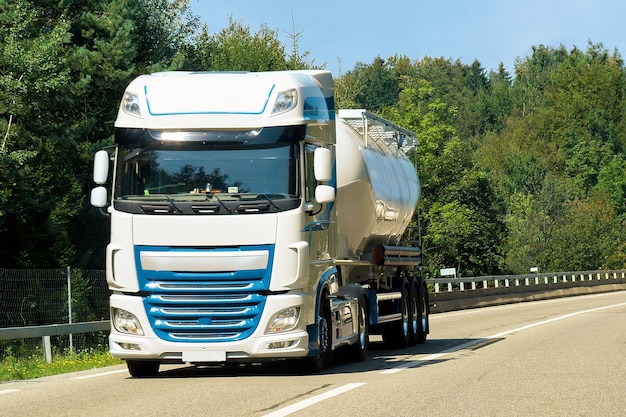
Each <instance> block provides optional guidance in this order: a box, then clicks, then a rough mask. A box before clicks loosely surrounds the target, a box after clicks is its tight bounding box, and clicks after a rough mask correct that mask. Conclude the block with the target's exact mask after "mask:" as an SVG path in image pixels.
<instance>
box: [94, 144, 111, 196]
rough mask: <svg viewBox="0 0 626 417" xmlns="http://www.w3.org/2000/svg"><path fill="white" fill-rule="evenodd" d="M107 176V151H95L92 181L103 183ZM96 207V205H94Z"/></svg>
mask: <svg viewBox="0 0 626 417" xmlns="http://www.w3.org/2000/svg"><path fill="white" fill-rule="evenodd" d="M108 176H109V153H108V152H107V151H105V150H101V151H98V152H96V156H95V157H94V160H93V182H95V183H96V184H104V183H106V182H107V178H108ZM96 207H97V206H96Z"/></svg>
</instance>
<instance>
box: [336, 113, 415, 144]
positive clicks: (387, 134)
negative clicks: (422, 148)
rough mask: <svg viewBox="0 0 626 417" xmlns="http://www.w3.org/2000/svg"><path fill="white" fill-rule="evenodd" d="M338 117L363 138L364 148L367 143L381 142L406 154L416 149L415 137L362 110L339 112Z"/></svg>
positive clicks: (395, 125)
mask: <svg viewBox="0 0 626 417" xmlns="http://www.w3.org/2000/svg"><path fill="white" fill-rule="evenodd" d="M339 117H340V118H342V119H343V120H345V121H346V123H348V124H349V125H350V126H351V127H352V128H353V129H354V130H356V131H357V132H358V133H359V134H361V135H362V136H363V139H364V144H365V147H366V148H367V147H368V141H369V140H373V141H375V142H376V141H382V142H384V143H385V144H386V145H387V146H388V147H391V148H395V149H398V150H400V151H402V152H404V153H407V152H408V151H410V150H411V149H415V148H417V135H416V134H415V133H414V132H411V131H410V130H407V129H404V128H402V127H400V126H398V125H397V124H395V123H392V122H390V121H389V120H387V119H384V118H382V117H380V116H377V115H375V114H374V113H372V112H369V111H367V110H364V109H343V110H339Z"/></svg>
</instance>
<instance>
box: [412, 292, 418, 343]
mask: <svg viewBox="0 0 626 417" xmlns="http://www.w3.org/2000/svg"><path fill="white" fill-rule="evenodd" d="M416 298H417V297H411V330H412V331H413V334H417V332H418V324H419V308H420V306H419V305H418V301H417V299H416Z"/></svg>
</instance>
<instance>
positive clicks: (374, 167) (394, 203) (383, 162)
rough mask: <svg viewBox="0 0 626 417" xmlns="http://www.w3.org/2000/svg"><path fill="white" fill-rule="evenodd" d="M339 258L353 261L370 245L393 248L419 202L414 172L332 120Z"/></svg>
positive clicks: (398, 156) (390, 151)
mask: <svg viewBox="0 0 626 417" xmlns="http://www.w3.org/2000/svg"><path fill="white" fill-rule="evenodd" d="M336 126H337V127H336V129H337V149H336V150H337V199H336V204H337V223H338V231H339V239H340V241H339V252H340V256H343V257H349V258H353V257H359V256H361V255H363V254H364V253H368V252H371V250H372V249H373V248H374V246H376V245H392V246H393V245H397V244H398V243H399V241H400V238H401V237H402V234H403V233H404V231H405V230H406V228H407V226H408V225H409V223H410V222H411V218H412V217H413V213H414V211H415V207H416V205H417V202H418V200H419V195H420V184H419V179H418V176H417V172H416V171H415V168H414V166H413V164H412V163H411V162H410V161H409V160H408V159H407V157H406V155H405V154H404V153H403V152H401V151H399V150H398V149H396V148H395V147H393V146H388V145H387V144H386V143H385V142H384V141H382V140H379V141H368V143H367V147H366V145H365V143H364V140H363V138H362V136H361V134H359V133H357V132H356V131H355V130H354V129H353V128H352V127H351V126H350V125H348V124H347V123H346V122H345V121H344V120H343V119H341V118H337V123H336Z"/></svg>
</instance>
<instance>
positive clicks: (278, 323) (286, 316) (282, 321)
mask: <svg viewBox="0 0 626 417" xmlns="http://www.w3.org/2000/svg"><path fill="white" fill-rule="evenodd" d="M299 319H300V307H288V308H284V309H282V310H280V311H279V312H278V313H276V314H274V316H272V319H271V320H270V324H269V325H268V326H267V331H266V333H279V332H286V331H289V330H292V329H294V328H295V327H296V326H297V325H298V320H299Z"/></svg>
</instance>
